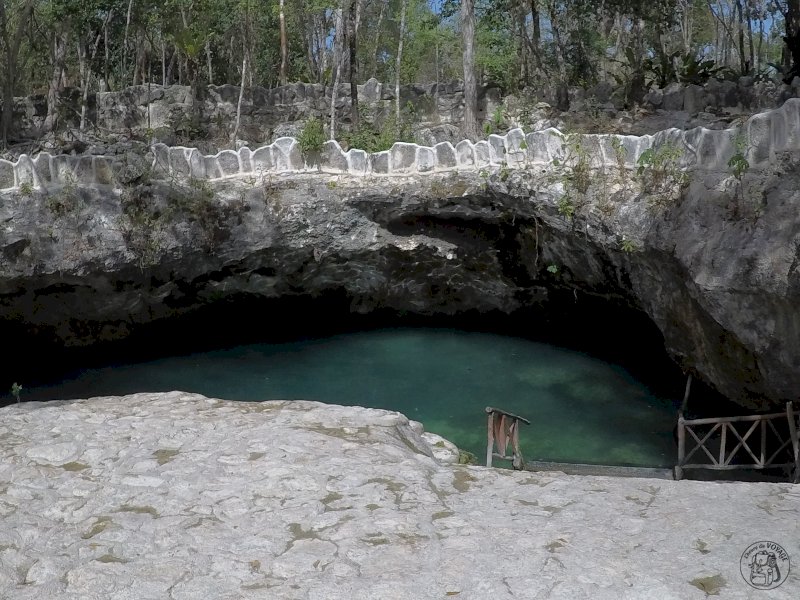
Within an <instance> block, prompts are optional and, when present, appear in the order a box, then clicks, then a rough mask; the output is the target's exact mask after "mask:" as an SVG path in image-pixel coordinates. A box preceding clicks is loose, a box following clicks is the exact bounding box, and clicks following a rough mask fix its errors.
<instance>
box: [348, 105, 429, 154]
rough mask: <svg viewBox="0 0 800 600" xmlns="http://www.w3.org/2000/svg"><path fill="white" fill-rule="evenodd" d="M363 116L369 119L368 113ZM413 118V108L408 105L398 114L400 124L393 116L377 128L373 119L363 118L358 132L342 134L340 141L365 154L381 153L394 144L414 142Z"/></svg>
mask: <svg viewBox="0 0 800 600" xmlns="http://www.w3.org/2000/svg"><path fill="white" fill-rule="evenodd" d="M365 112H366V111H365ZM365 116H366V117H369V113H368V112H366V115H365ZM415 116H416V112H415V111H414V110H413V106H412V105H411V103H408V104H407V105H406V107H405V109H404V110H403V111H402V112H401V113H400V123H397V120H396V118H395V115H394V114H391V115H390V116H388V117H387V118H385V119H383V120H382V122H380V125H379V126H376V124H375V120H374V119H373V120H367V118H365V119H364V120H362V122H361V126H360V127H359V129H358V131H349V132H343V133H342V136H341V140H342V142H344V143H345V144H346V145H347V146H348V147H350V148H358V149H360V150H365V151H366V152H383V151H384V150H388V149H389V148H391V147H392V145H394V143H395V142H413V141H414V129H413V125H414V119H415Z"/></svg>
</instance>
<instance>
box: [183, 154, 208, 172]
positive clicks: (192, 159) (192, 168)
mask: <svg viewBox="0 0 800 600" xmlns="http://www.w3.org/2000/svg"><path fill="white" fill-rule="evenodd" d="M187 155H188V160H189V175H191V176H192V177H194V178H195V179H206V178H208V174H207V172H206V161H205V157H204V156H203V155H202V154H200V151H199V150H198V149H197V148H190V149H189V151H188V152H187Z"/></svg>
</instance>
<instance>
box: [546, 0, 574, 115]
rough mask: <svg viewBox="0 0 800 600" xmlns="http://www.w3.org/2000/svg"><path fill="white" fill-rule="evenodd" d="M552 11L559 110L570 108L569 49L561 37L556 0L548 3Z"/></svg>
mask: <svg viewBox="0 0 800 600" xmlns="http://www.w3.org/2000/svg"><path fill="white" fill-rule="evenodd" d="M547 8H548V12H549V13H550V28H551V29H552V32H553V40H554V41H555V46H556V48H555V49H556V52H555V55H556V65H557V67H558V82H557V83H556V107H557V108H558V110H561V111H565V110H569V88H568V87H567V58H566V56H567V50H566V48H565V46H564V42H563V40H562V38H561V23H560V19H561V17H560V15H559V14H558V7H557V6H556V2H555V0H549V1H548V3H547Z"/></svg>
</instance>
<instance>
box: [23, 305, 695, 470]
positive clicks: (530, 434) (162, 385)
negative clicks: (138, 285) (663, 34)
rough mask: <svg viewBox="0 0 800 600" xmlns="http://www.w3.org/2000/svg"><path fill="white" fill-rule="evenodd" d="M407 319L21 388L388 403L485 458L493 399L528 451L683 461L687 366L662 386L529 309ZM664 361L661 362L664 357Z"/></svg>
mask: <svg viewBox="0 0 800 600" xmlns="http://www.w3.org/2000/svg"><path fill="white" fill-rule="evenodd" d="M601 321H602V320H601ZM283 322H284V323H285V321H283ZM595 322H597V321H595ZM515 323H516V324H517V325H515ZM399 324H400V326H386V325H385V324H383V325H382V326H379V327H375V326H370V327H366V328H353V327H345V328H340V329H341V330H340V331H325V332H322V333H319V334H316V335H309V334H308V332H305V333H303V334H300V335H295V336H288V337H289V339H286V338H287V336H286V335H283V336H280V337H281V338H282V339H272V340H270V341H268V342H264V341H260V342H257V343H241V344H236V345H228V346H227V347H219V346H217V347H216V348H204V349H202V351H194V352H173V353H172V354H171V355H162V356H159V357H155V358H153V357H148V358H147V359H144V360H143V359H141V357H137V358H136V359H131V358H129V359H128V360H127V361H124V362H121V361H117V362H115V363H114V364H108V363H106V364H104V365H103V364H97V363H96V364H94V365H92V366H91V367H90V368H81V369H76V370H75V371H73V372H71V373H69V374H68V375H66V376H59V377H58V378H57V380H55V379H51V380H50V381H49V382H46V383H42V384H41V385H35V386H32V385H28V386H26V387H25V389H24V392H23V398H24V399H25V400H52V399H69V398H86V397H91V396H99V395H122V394H129V393H134V392H145V391H169V390H176V389H179V390H185V391H190V392H197V393H201V394H204V395H206V396H211V397H217V398H225V399H230V400H240V401H262V400H277V399H303V400H316V401H320V402H326V403H334V404H344V405H360V406H368V407H374V408H384V409H390V410H397V411H400V412H402V413H404V414H406V415H407V416H408V417H409V418H411V419H414V420H417V421H421V422H422V423H423V424H424V425H425V429H426V430H427V431H432V432H435V433H438V434H440V435H442V436H444V437H446V438H447V439H450V440H452V441H453V442H454V443H456V444H457V445H458V446H459V447H460V448H462V449H464V450H468V451H470V452H473V453H474V454H476V455H477V456H478V457H479V458H482V456H483V454H484V453H485V444H486V425H485V413H484V407H486V406H487V405H492V406H497V407H499V408H502V409H504V410H507V411H511V412H514V413H517V414H520V415H523V416H525V417H527V418H528V419H530V420H531V423H532V424H531V425H530V426H526V427H523V429H522V431H521V443H522V450H523V453H524V455H525V457H526V459H528V460H532V459H535V460H554V461H564V462H585V463H604V464H618V465H636V466H671V465H672V464H674V460H675V445H674V440H673V433H672V431H673V426H674V424H675V414H676V402H677V399H676V396H675V394H674V393H673V392H677V390H678V389H679V386H680V383H681V382H680V381H679V380H678V379H677V378H674V381H673V382H672V383H677V384H678V385H677V386H674V387H669V390H670V391H669V393H668V394H667V393H664V391H665V390H666V389H667V388H665V387H664V386H659V385H655V386H652V385H649V384H646V383H643V381H642V379H646V377H644V378H639V373H637V376H636V377H634V375H632V371H631V370H628V369H626V368H624V367H622V366H619V365H617V364H614V363H613V362H608V361H607V360H603V359H602V358H597V357H596V356H592V355H590V354H589V353H587V352H584V351H581V350H580V349H574V348H566V347H563V346H561V345H556V344H553V343H548V341H543V340H537V339H532V338H531V336H525V337H520V336H518V335H514V334H513V333H512V332H513V331H514V330H520V329H521V328H520V327H519V326H518V324H519V319H517V320H516V321H515V320H506V325H507V326H506V327H499V328H497V327H494V328H492V327H484V328H482V329H483V330H476V328H475V327H472V328H469V327H466V328H465V327H460V326H459V327H452V326H446V327H442V326H435V327H432V326H423V327H421V326H419V324H418V323H414V324H413V326H407V325H406V324H405V323H403V322H402V320H401V321H400V323H399ZM460 324H461V325H463V323H460ZM223 329H224V327H223ZM301 329H302V328H301ZM311 329H313V327H312V328H311ZM477 329H481V328H477ZM487 329H488V330H487ZM492 329H493V330H492ZM267 337H269V336H267ZM272 337H273V338H274V337H275V336H272ZM623 337H624V336H623ZM606 339H609V338H606ZM215 340H216V338H215ZM217 341H218V340H217ZM549 341H552V340H549ZM601 341H602V340H601ZM617 341H618V340H617ZM630 343H631V342H630V341H629V340H626V341H625V344H630ZM207 345H212V346H213V345H214V340H212V341H211V342H208V344H207ZM612 345H613V344H606V345H603V344H601V346H603V347H611V346H612ZM152 346H154V347H155V346H158V343H155V344H152ZM630 354H631V355H636V354H637V352H632V353H630ZM604 358H608V357H604ZM645 362H646V361H645ZM656 363H658V365H661V364H663V357H662V358H661V359H659V360H658V361H656ZM676 370H677V369H676ZM633 371H636V369H633ZM670 374H671V375H673V373H670ZM649 383H652V381H651V382H649Z"/></svg>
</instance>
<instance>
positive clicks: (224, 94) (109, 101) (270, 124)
mask: <svg viewBox="0 0 800 600" xmlns="http://www.w3.org/2000/svg"><path fill="white" fill-rule="evenodd" d="M330 95H331V89H330V87H326V86H323V85H320V84H310V83H292V84H289V85H286V86H283V87H279V88H274V89H266V88H262V87H254V88H248V89H247V90H246V93H245V94H244V97H243V100H242V115H241V126H240V134H239V137H240V138H241V139H246V140H254V141H259V140H270V139H273V138H275V137H279V136H280V135H281V134H282V133H283V134H295V133H297V132H296V131H292V129H293V126H292V124H295V127H294V129H296V128H297V127H299V126H300V125H301V124H302V122H303V121H304V120H305V119H307V118H309V117H312V116H315V117H318V118H322V119H326V120H327V119H329V118H330ZM358 95H359V102H360V103H361V110H362V114H364V113H367V114H366V116H367V117H369V118H378V119H380V118H382V117H383V116H386V115H390V114H394V99H395V93H394V86H393V85H391V86H390V85H384V84H382V83H380V82H378V81H377V80H375V79H370V80H369V81H367V83H365V84H364V85H360V86H358ZM238 100H239V88H238V86H233V85H221V86H214V85H210V86H207V87H205V88H203V90H202V95H201V97H200V98H194V97H193V96H192V93H191V88H189V87H188V86H179V85H172V86H167V87H162V86H160V85H140V86H133V87H129V88H126V89H124V90H121V91H118V92H103V93H98V94H93V95H91V97H90V99H89V112H88V117H89V120H90V122H91V123H94V124H96V125H97V126H98V127H99V128H101V129H103V130H106V131H111V132H130V131H134V132H136V131H145V130H148V129H149V130H159V129H161V128H164V129H166V130H169V131H163V132H158V133H160V134H161V135H163V136H168V135H169V134H170V133H172V135H174V132H175V131H177V132H178V133H179V134H184V135H185V136H187V137H194V138H199V137H206V136H211V137H213V136H223V137H227V136H229V135H230V129H231V128H232V126H233V122H234V120H235V116H236V106H237V102H238ZM499 101H500V92H499V90H498V89H497V88H495V87H492V86H485V87H482V88H481V89H480V90H479V105H480V107H481V113H482V114H483V115H485V114H486V113H487V112H489V113H490V112H491V110H493V109H494V106H495V105H496V103H498V102H499ZM400 104H401V106H402V107H403V108H405V107H407V106H408V105H409V104H410V105H411V106H413V110H414V119H415V121H417V122H419V123H427V124H447V123H460V122H461V120H462V118H463V105H464V94H463V85H462V84H461V83H460V82H452V83H446V84H427V85H423V84H419V85H418V84H414V85H404V86H401V88H400ZM59 106H60V109H59V110H60V115H61V116H60V125H61V126H62V127H77V126H78V123H79V120H80V95H79V94H76V93H75V90H66V91H65V92H63V93H62V95H61V98H60V103H59ZM335 110H336V116H337V122H338V123H339V124H340V126H342V125H348V124H349V122H350V114H349V113H350V85H349V84H347V85H345V84H342V85H340V86H339V88H338V92H337V94H336V101H335ZM46 116H47V103H46V98H45V97H44V96H30V97H26V98H16V99H15V106H14V123H15V130H16V132H17V133H18V134H19V135H21V136H28V137H36V136H37V135H38V132H39V130H40V129H41V127H42V125H43V123H44V119H45V117H46Z"/></svg>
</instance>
